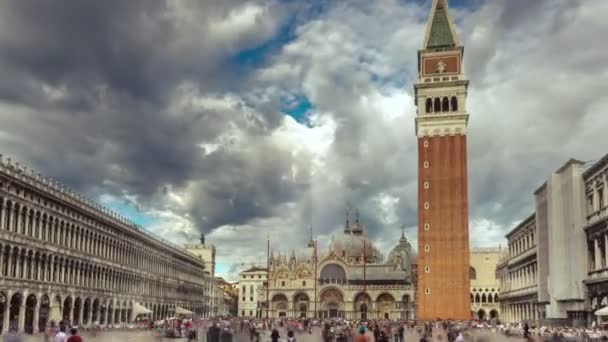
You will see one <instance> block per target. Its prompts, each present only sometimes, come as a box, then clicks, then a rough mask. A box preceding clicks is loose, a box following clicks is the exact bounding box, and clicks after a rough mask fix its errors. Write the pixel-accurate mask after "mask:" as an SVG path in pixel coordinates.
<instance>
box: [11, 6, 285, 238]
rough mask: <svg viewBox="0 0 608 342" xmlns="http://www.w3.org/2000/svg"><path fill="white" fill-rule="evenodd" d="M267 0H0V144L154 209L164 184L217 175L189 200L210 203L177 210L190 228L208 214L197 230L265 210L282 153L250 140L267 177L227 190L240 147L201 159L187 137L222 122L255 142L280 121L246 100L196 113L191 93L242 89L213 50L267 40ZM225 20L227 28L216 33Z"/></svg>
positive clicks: (76, 183)
mask: <svg viewBox="0 0 608 342" xmlns="http://www.w3.org/2000/svg"><path fill="white" fill-rule="evenodd" d="M264 6H266V5H264V4H261V5H259V6H258V5H257V4H254V3H248V4H244V3H242V2H239V1H221V2H205V3H200V2H194V1H193V2H179V3H177V2H176V3H165V2H162V1H102V2H91V3H49V2H37V1H8V2H3V3H2V4H0V70H1V71H0V101H2V103H3V104H4V106H5V110H3V111H2V113H1V114H0V120H1V122H2V131H4V132H5V133H6V134H7V135H8V138H7V137H4V139H5V141H3V143H2V146H3V149H4V150H5V151H4V152H5V153H9V154H13V155H14V157H17V158H18V159H22V160H23V161H26V162H30V163H31V164H33V165H34V166H35V167H36V168H38V169H40V170H42V171H43V172H44V173H46V174H49V175H52V176H53V177H55V178H58V179H60V180H61V181H63V182H65V183H67V184H68V185H69V186H71V187H73V188H76V189H78V190H80V191H86V192H89V193H91V192H96V191H99V192H101V193H103V192H110V193H114V194H116V195H118V196H121V195H124V194H129V195H134V196H138V200H139V201H141V202H143V203H147V205H149V206H152V207H155V206H159V207H160V208H163V207H164V205H163V204H162V196H163V194H164V190H165V189H166V186H167V185H170V186H171V187H172V188H173V189H180V188H183V187H185V186H186V185H187V184H189V182H192V181H194V182H196V181H198V180H201V179H203V180H205V181H208V182H209V184H213V183H215V184H216V185H215V186H211V185H206V186H205V187H204V190H203V191H202V192H201V193H196V194H194V195H196V196H201V198H202V199H205V200H207V201H208V202H209V203H208V205H209V208H210V209H209V208H207V209H206V210H203V209H201V208H202V207H206V206H207V204H206V203H204V202H200V201H196V206H190V207H189V208H185V209H184V208H182V209H181V210H178V213H179V212H181V214H186V213H188V212H189V211H191V214H192V215H193V216H194V217H195V221H196V222H197V223H201V221H200V219H199V218H200V215H199V212H200V211H205V216H206V220H207V221H206V222H205V224H204V225H202V223H201V226H200V227H199V229H206V230H209V229H212V228H214V227H216V226H217V225H219V224H223V223H226V222H231V221H235V222H243V221H246V220H247V219H249V218H252V217H256V216H266V215H269V214H270V213H271V212H272V209H271V206H272V205H274V204H275V203H277V202H281V201H282V200H284V199H285V198H288V197H289V193H290V190H289V189H286V186H285V185H284V184H282V183H281V181H280V177H279V176H280V175H278V174H277V173H280V172H282V170H283V169H285V162H284V161H282V155H283V154H284V152H283V151H275V150H272V149H271V148H269V147H266V146H261V147H260V148H261V149H262V151H266V152H268V154H266V156H267V158H264V159H265V161H264V163H265V168H266V169H267V170H265V171H267V172H264V173H262V174H260V175H259V176H260V177H259V179H250V183H251V184H253V185H250V186H249V187H248V186H247V185H243V184H232V183H231V182H230V179H226V178H225V177H223V173H224V172H225V170H232V171H231V174H232V176H233V177H234V178H235V179H246V177H245V176H246V175H247V174H248V172H249V170H248V167H249V165H250V162H249V158H251V155H247V154H234V153H232V152H230V151H228V152H223V154H224V157H223V158H217V157H216V156H217V155H218V154H219V153H218V154H209V155H205V150H204V149H202V148H201V147H199V146H198V145H199V144H201V143H205V142H212V141H214V140H215V139H216V138H218V136H219V135H220V134H222V132H224V131H225V130H226V129H227V128H228V127H229V125H232V126H235V127H236V129H238V130H239V131H240V132H241V134H243V135H244V136H245V137H246V139H254V140H255V139H261V137H262V136H263V135H264V134H265V133H264V132H267V131H268V130H269V129H271V128H272V127H273V126H276V125H277V124H278V118H279V114H278V112H277V111H264V112H255V113H253V114H251V113H249V114H247V113H244V112H245V108H244V107H243V106H244V105H243V104H237V105H233V106H232V107H233V108H230V110H229V112H225V111H224V109H222V108H220V109H214V108H209V107H205V106H203V107H200V106H198V107H197V101H198V100H199V99H201V98H205V97H208V96H209V97H213V96H215V95H214V94H216V93H222V92H224V91H225V89H226V85H227V84H230V89H232V90H236V89H238V88H239V87H238V86H237V87H235V86H234V85H235V84H236V85H238V84H240V82H236V81H235V80H237V79H238V77H239V75H238V74H236V73H235V71H234V70H233V69H234V68H232V67H231V66H230V65H226V63H225V61H224V60H223V58H225V57H227V56H229V55H231V54H233V53H234V52H235V51H237V50H238V49H240V48H247V47H248V46H251V45H254V44H257V43H258V42H261V41H263V40H264V39H267V38H268V37H269V35H272V34H274V32H273V30H274V26H273V25H274V24H273V23H274V22H275V21H276V22H278V21H279V20H281V19H280V17H281V13H280V12H279V11H277V10H275V9H274V8H269V7H268V6H266V7H264ZM256 11H257V12H256ZM264 11H266V12H264ZM251 13H253V14H251ZM270 14H274V15H275V16H274V18H268V16H269V15H270ZM222 20H232V21H233V22H234V23H233V24H234V25H233V26H234V27H224V28H222V27H221V25H220V24H221V23H222ZM258 22H259V24H258ZM239 25H241V26H243V25H245V26H243V27H239ZM246 25H249V26H251V27H247V26H246ZM214 30H215V31H214ZM180 101H181V102H180ZM176 102H180V103H177V104H176ZM0 138H2V137H0ZM242 143H249V142H247V141H244V142H242ZM271 155H272V156H273V157H272V158H269V156H271ZM214 177H216V178H217V179H218V182H214V180H213V178H214ZM220 185H225V187H222V186H220ZM242 185H243V186H242ZM241 186H242V187H241ZM261 193H262V194H263V195H264V196H259V195H260V194H261ZM275 195H276V198H275ZM229 200H232V202H230V203H231V206H230V205H228V203H229ZM159 201H160V202H159ZM211 210H213V212H212V211H211Z"/></svg>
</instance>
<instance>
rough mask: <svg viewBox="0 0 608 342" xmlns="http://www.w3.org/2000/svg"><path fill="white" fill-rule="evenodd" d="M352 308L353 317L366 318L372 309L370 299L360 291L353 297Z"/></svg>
mask: <svg viewBox="0 0 608 342" xmlns="http://www.w3.org/2000/svg"><path fill="white" fill-rule="evenodd" d="M353 310H354V311H355V318H357V319H368V318H369V313H370V311H371V310H372V299H371V298H370V296H369V295H368V294H367V293H363V292H360V293H358V294H357V295H356V296H355V298H354V299H353Z"/></svg>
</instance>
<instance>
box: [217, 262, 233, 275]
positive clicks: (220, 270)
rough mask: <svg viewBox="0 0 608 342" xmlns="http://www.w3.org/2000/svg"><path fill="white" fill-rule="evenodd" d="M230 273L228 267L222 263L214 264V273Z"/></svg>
mask: <svg viewBox="0 0 608 342" xmlns="http://www.w3.org/2000/svg"><path fill="white" fill-rule="evenodd" d="M228 271H230V266H229V265H228V264H225V263H223V262H218V263H216V264H215V272H216V273H228Z"/></svg>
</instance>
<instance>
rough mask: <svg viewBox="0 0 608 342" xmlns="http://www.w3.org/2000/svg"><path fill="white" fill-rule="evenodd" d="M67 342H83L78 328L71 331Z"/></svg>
mask: <svg viewBox="0 0 608 342" xmlns="http://www.w3.org/2000/svg"><path fill="white" fill-rule="evenodd" d="M66 342H82V337H80V336H79V335H78V330H77V329H76V328H72V329H70V337H68V339H67V340H66Z"/></svg>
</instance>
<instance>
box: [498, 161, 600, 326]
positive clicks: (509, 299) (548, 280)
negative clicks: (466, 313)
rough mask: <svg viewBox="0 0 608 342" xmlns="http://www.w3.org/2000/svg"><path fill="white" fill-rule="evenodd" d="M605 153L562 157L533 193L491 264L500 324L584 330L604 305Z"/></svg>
mask: <svg viewBox="0 0 608 342" xmlns="http://www.w3.org/2000/svg"><path fill="white" fill-rule="evenodd" d="M607 174H608V156H605V157H604V158H602V159H601V160H599V161H598V162H596V163H593V164H591V165H590V164H589V163H584V162H582V161H578V160H575V159H570V160H569V161H568V162H566V163H565V164H564V166H562V167H561V168H559V169H558V170H557V171H556V172H554V173H552V174H551V175H550V176H549V178H548V179H547V181H546V182H544V183H543V184H542V185H541V186H540V187H539V188H538V189H537V190H536V191H535V192H534V195H535V202H536V210H535V213H534V214H532V215H531V216H530V217H528V218H527V219H526V220H524V221H523V222H522V223H521V224H520V225H518V226H517V227H516V228H515V229H513V231H511V232H510V233H509V234H507V239H508V240H509V254H508V255H507V256H506V257H505V258H504V259H503V260H502V262H501V263H500V264H499V265H498V267H497V275H498V277H499V279H500V282H501V296H500V304H501V310H502V312H503V315H502V317H503V318H504V319H505V320H506V321H510V322H520V321H533V322H538V323H541V324H551V325H585V324H589V322H590V321H592V320H594V319H596V317H595V315H594V312H595V310H597V309H599V308H602V307H605V306H608V266H607V262H606V255H608V249H607V248H608V247H607V246H608V208H607V206H606V202H607V196H606V192H605V191H604V189H605V188H606V186H608V183H607V182H608V181H607V178H608V176H607Z"/></svg>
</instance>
